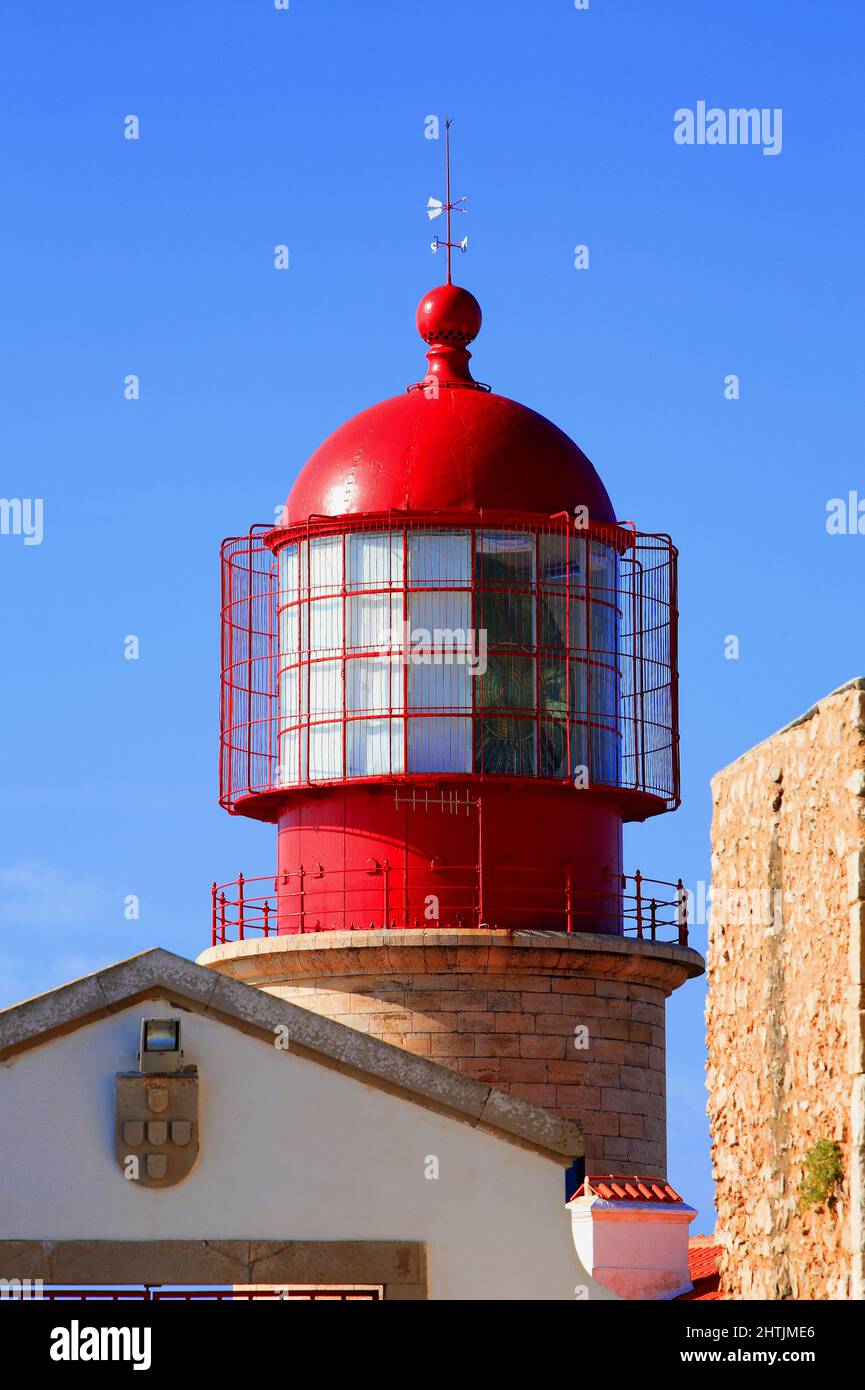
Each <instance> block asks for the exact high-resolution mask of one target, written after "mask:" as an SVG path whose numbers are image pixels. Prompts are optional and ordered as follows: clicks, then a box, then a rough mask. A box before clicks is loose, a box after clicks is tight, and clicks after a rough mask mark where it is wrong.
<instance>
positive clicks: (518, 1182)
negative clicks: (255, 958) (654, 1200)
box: [0, 1003, 609, 1300]
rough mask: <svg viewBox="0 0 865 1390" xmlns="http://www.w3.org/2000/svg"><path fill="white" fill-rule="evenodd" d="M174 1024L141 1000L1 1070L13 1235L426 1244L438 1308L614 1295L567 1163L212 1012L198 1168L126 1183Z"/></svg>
mask: <svg viewBox="0 0 865 1390" xmlns="http://www.w3.org/2000/svg"><path fill="white" fill-rule="evenodd" d="M166 1012H171V1013H174V1014H177V1013H178V1010H176V1009H173V1010H172V1009H170V1008H169V1007H168V1006H166V1005H164V1004H162V1003H157V1004H152V1003H146V1004H139V1005H137V1006H136V1007H134V1008H130V1009H128V1010H126V1011H124V1012H122V1013H118V1014H115V1015H112V1016H111V1017H109V1018H106V1019H101V1020H97V1021H96V1022H93V1023H91V1024H88V1025H87V1026H86V1027H83V1028H79V1029H78V1030H77V1031H75V1032H73V1033H70V1034H68V1035H66V1036H65V1037H62V1038H58V1039H56V1040H55V1041H53V1042H49V1043H46V1044H44V1045H42V1046H41V1047H38V1048H35V1049H32V1050H31V1051H28V1052H25V1053H22V1054H19V1055H18V1056H17V1057H14V1058H12V1059H11V1060H8V1061H7V1062H5V1063H3V1064H0V1236H2V1237H4V1238H38V1239H42V1240H62V1239H65V1240H72V1239H113V1240H118V1239H124V1238H126V1239H138V1240H141V1239H152V1240H155V1239H204V1238H209V1239H247V1238H250V1239H254V1238H259V1239H273V1238H276V1239H281V1238H283V1237H284V1238H285V1239H296V1240H360V1239H374V1240H398V1239H403V1240H422V1241H424V1242H425V1243H426V1245H427V1258H428V1278H429V1292H430V1297H432V1298H458V1299H471V1298H514V1299H532V1298H534V1299H570V1300H573V1299H574V1289H575V1286H576V1285H578V1284H584V1285H588V1286H589V1288H590V1290H591V1297H592V1298H595V1297H597V1298H604V1297H609V1295H608V1294H606V1292H605V1291H604V1290H602V1289H601V1288H600V1287H599V1286H597V1285H595V1284H594V1283H593V1281H591V1280H590V1279H589V1278H588V1276H587V1275H586V1273H585V1271H584V1270H583V1269H582V1268H581V1267H580V1265H579V1264H578V1261H577V1257H576V1253H575V1250H574V1245H573V1241H572V1239H571V1231H570V1224H571V1223H570V1218H569V1214H568V1212H567V1210H566V1209H565V1206H564V1181H563V1170H562V1169H561V1168H560V1167H558V1166H557V1165H556V1164H555V1163H553V1162H551V1161H549V1160H548V1159H545V1158H542V1157H541V1156H540V1155H536V1154H533V1153H530V1152H527V1151H526V1150H523V1149H520V1148H518V1147H516V1146H515V1145H513V1144H510V1143H507V1142H505V1141H503V1140H501V1139H498V1138H496V1137H494V1136H492V1135H488V1134H483V1133H480V1132H479V1131H477V1130H475V1129H473V1128H471V1126H469V1125H466V1124H463V1123H461V1122H459V1121H456V1120H452V1119H449V1118H447V1117H444V1116H440V1115H436V1114H434V1113H432V1112H431V1111H429V1110H426V1109H424V1108H422V1107H421V1106H419V1105H416V1104H414V1103H412V1102H409V1101H407V1100H404V1099H400V1098H398V1097H395V1096H391V1095H388V1094H386V1093H384V1092H382V1091H380V1090H378V1089H376V1088H374V1087H372V1086H369V1085H366V1084H365V1083H363V1082H360V1081H357V1080H354V1079H353V1078H349V1077H346V1076H344V1075H342V1074H340V1073H338V1072H335V1071H332V1070H329V1069H328V1068H326V1067H323V1066H321V1065H319V1064H317V1063H315V1062H314V1061H311V1060H309V1059H306V1058H302V1057H297V1056H293V1055H291V1053H286V1052H281V1051H278V1050H277V1049H276V1048H273V1047H271V1046H269V1045H268V1044H267V1043H265V1042H262V1041H258V1040H256V1039H255V1038H251V1037H248V1036H246V1035H245V1034H243V1033H241V1032H239V1031H238V1030H237V1029H235V1028H232V1027H230V1026H229V1025H227V1024H224V1023H221V1022H219V1021H218V1020H215V1019H211V1018H207V1017H204V1016H202V1015H198V1014H191V1013H181V1014H180V1016H181V1017H182V1018H183V1046H184V1051H185V1061H186V1062H187V1063H194V1064H196V1065H197V1066H198V1068H199V1072H200V1076H201V1101H200V1104H201V1113H200V1120H201V1154H200V1157H199V1160H198V1164H197V1166H196V1168H195V1170H194V1171H193V1173H192V1174H191V1176H190V1177H189V1178H187V1179H186V1180H185V1181H184V1182H183V1183H181V1184H180V1185H179V1186H177V1187H174V1188H169V1189H167V1190H165V1191H164V1192H158V1191H150V1190H145V1189H143V1188H140V1187H138V1186H137V1185H136V1184H135V1183H134V1182H129V1181H127V1180H126V1179H124V1177H123V1175H122V1173H121V1171H120V1169H119V1167H118V1165H117V1163H116V1161H115V1158H114V1150H113V1128H114V1115H113V1107H114V1076H115V1073H116V1072H117V1071H127V1070H134V1069H135V1066H136V1051H137V1045H138V1033H139V1027H140V1021H141V1019H142V1017H152V1016H154V1015H155V1016H160V1015H162V1016H165V1014H166ZM430 1154H435V1155H437V1156H438V1158H439V1172H440V1176H439V1178H438V1180H436V1181H430V1180H428V1179H426V1178H425V1177H424V1166H425V1160H426V1158H427V1156H428V1155H430Z"/></svg>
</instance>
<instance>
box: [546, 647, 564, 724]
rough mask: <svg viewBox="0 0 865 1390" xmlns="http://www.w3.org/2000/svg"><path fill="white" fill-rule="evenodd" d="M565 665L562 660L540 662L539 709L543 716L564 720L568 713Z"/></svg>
mask: <svg viewBox="0 0 865 1390" xmlns="http://www.w3.org/2000/svg"><path fill="white" fill-rule="evenodd" d="M566 675H567V664H566V662H565V661H564V659H562V660H561V661H560V660H557V659H555V658H554V659H552V660H549V659H547V660H544V661H542V662H541V709H542V710H543V711H544V713H545V714H552V715H555V716H556V717H557V718H559V719H565V718H566V717H567V713H568V695H569V694H570V691H569V689H568V685H567V679H566Z"/></svg>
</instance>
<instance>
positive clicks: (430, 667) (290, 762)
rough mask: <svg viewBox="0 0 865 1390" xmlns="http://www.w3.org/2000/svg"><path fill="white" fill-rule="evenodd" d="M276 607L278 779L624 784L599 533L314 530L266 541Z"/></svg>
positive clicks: (611, 550)
mask: <svg viewBox="0 0 865 1390" xmlns="http://www.w3.org/2000/svg"><path fill="white" fill-rule="evenodd" d="M587 576H588V584H587V583H586V577H587ZM278 613H279V623H278V632H279V654H278V664H279V681H278V692H279V694H278V701H279V719H278V742H279V755H278V768H279V774H278V779H279V784H281V785H283V786H284V785H291V784H298V783H305V782H316V781H335V780H342V779H352V778H363V777H382V776H389V775H401V774H404V773H405V772H408V773H409V774H411V773H417V774H423V773H442V774H448V773H451V774H453V773H472V772H480V773H484V774H493V775H503V776H516V777H535V776H541V777H554V778H559V779H561V778H564V777H568V776H570V775H572V773H573V770H574V769H575V768H586V769H587V776H589V777H591V778H592V780H595V781H599V782H604V783H609V784H613V785H615V784H617V783H618V781H619V779H620V775H621V725H620V718H619V702H620V696H621V670H620V654H619V632H620V622H621V616H622V614H621V597H620V593H619V556H618V554H617V552H616V549H615V547H614V546H613V545H611V544H607V543H604V542H602V541H599V540H598V539H597V538H590V537H589V536H585V537H582V538H579V537H578V538H577V539H576V540H575V539H574V538H573V537H571V538H570V539H568V538H567V537H566V536H565V535H564V534H561V533H558V534H549V533H545V532H541V533H538V532H537V531H535V530H529V529H524V530H516V529H510V530H508V529H499V530H483V529H477V530H474V531H473V530H471V529H469V528H466V529H450V530H448V529H444V528H420V527H413V528H412V527H407V528H406V529H405V531H398V530H381V531H369V532H365V531H357V532H353V533H349V534H347V535H344V534H331V535H326V536H319V537H312V538H310V539H305V540H301V541H299V542H297V543H293V544H289V545H285V546H283V547H282V549H281V550H280V552H279V592H278Z"/></svg>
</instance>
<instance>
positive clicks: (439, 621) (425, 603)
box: [408, 589, 472, 647]
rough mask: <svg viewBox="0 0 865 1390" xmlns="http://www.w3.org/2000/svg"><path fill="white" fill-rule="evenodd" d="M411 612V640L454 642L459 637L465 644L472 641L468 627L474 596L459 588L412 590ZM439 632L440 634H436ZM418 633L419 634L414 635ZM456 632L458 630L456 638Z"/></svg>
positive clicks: (409, 602)
mask: <svg viewBox="0 0 865 1390" xmlns="http://www.w3.org/2000/svg"><path fill="white" fill-rule="evenodd" d="M408 612H409V618H410V620H411V626H412V642H413V643H423V644H424V645H427V646H428V645H430V644H431V643H433V642H434V641H436V640H438V641H441V642H445V643H449V644H450V645H453V644H454V641H455V640H459V642H460V645H461V646H463V647H465V645H466V643H467V642H470V640H471V638H470V636H469V629H470V627H471V622H472V596H471V594H470V593H469V592H468V591H465V590H459V589H445V590H438V591H437V590H435V589H433V590H430V591H426V592H423V593H410V594H409V596H408ZM436 632H439V633H440V634H441V637H440V638H439V639H436V638H435V634H436ZM415 633H418V634H419V635H418V636H415ZM453 634H458V637H457V638H456V639H455V638H454V637H453Z"/></svg>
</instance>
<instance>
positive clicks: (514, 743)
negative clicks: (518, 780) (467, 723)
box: [475, 718, 536, 777]
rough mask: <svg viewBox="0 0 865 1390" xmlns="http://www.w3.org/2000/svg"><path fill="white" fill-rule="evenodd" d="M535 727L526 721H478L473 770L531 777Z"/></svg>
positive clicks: (532, 772)
mask: <svg viewBox="0 0 865 1390" xmlns="http://www.w3.org/2000/svg"><path fill="white" fill-rule="evenodd" d="M535 732H536V731H535V725H534V722H533V721H532V720H530V719H497V718H485V719H480V720H478V724H477V736H476V742H477V747H476V756H475V768H476V771H478V772H497V773H501V774H504V775H508V776H511V777H532V776H534V773H535V741H536V740H535Z"/></svg>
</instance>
